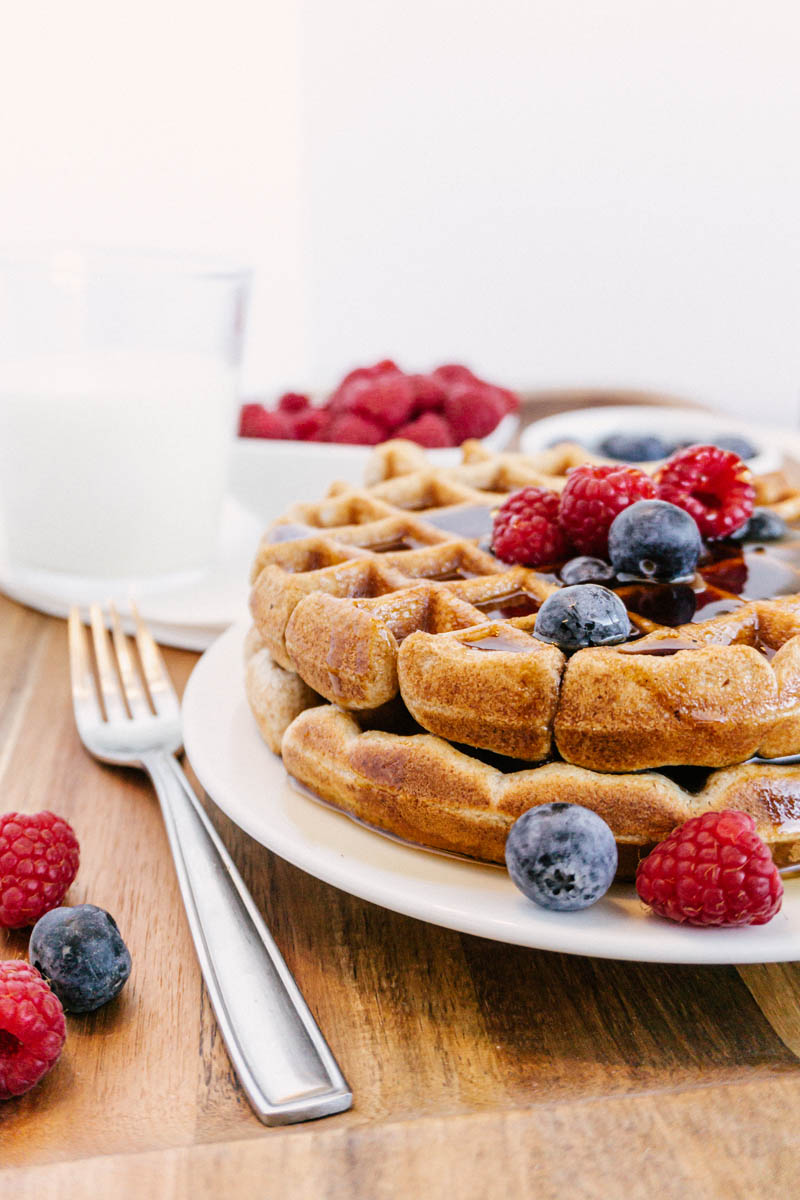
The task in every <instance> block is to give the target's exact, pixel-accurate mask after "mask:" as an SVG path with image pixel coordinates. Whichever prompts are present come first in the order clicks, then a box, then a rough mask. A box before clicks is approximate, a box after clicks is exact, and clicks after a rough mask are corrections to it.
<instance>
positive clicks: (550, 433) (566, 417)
mask: <svg viewBox="0 0 800 1200" xmlns="http://www.w3.org/2000/svg"><path fill="white" fill-rule="evenodd" d="M620 430H624V431H625V432H626V433H631V434H634V433H641V434H646V433H657V434H661V435H663V436H664V437H665V438H666V439H667V441H669V440H670V438H674V439H675V440H676V441H679V440H680V441H684V440H687V439H691V438H694V439H696V440H697V441H703V442H708V441H713V438H714V435H715V434H722V433H736V434H741V436H742V437H746V438H747V440H748V441H749V442H751V443H752V445H753V446H754V447H756V448H757V450H758V453H757V454H756V455H755V457H754V458H751V459H748V463H747V465H748V466H749V467H750V469H751V471H755V472H756V473H757V474H764V473H766V472H767V471H776V470H777V469H778V468H779V467H780V465H781V462H782V459H783V445H784V441H783V439H784V438H785V436H786V434H787V432H788V431H786V430H766V429H764V428H763V426H757V425H752V424H748V422H747V421H739V420H737V419H736V417H729V416H725V415H724V414H721V413H714V412H703V411H701V410H699V409H688V408H671V407H668V406H666V405H665V406H663V407H662V406H659V405H645V404H631V405H622V406H608V407H603V406H599V405H598V406H597V407H593V408H582V409H572V410H570V411H569V412H564V413H557V414H556V415H555V416H552V417H544V418H543V419H542V420H541V421H535V422H534V423H533V424H532V425H529V426H528V427H527V429H525V430H524V431H523V433H522V436H521V437H520V447H521V449H522V450H523V451H524V452H525V453H526V454H533V453H535V452H536V451H537V450H543V449H545V447H546V446H550V445H553V444H554V443H555V442H562V441H571V440H577V441H579V442H581V443H583V445H585V446H587V447H588V448H589V449H590V450H594V451H595V452H596V453H599V450H598V447H599V443H600V442H601V441H602V440H603V438H604V437H607V436H608V434H610V433H618V432H619V431H620ZM790 436H791V435H790ZM641 465H642V466H646V465H647V464H646V463H643V464H641Z"/></svg>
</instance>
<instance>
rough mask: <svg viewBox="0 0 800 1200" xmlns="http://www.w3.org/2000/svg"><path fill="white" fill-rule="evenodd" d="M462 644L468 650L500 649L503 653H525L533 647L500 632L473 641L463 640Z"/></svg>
mask: <svg viewBox="0 0 800 1200" xmlns="http://www.w3.org/2000/svg"><path fill="white" fill-rule="evenodd" d="M464 645H465V646H466V647H467V649H468V650H483V651H487V650H488V651H495V652H496V651H500V652H502V653H505V654H527V653H529V652H530V651H531V650H532V649H533V647H532V646H521V645H520V643H519V642H513V641H512V640H511V638H509V637H504V636H503V634H502V633H493V634H490V635H489V637H485V638H479V639H478V640H477V641H474V642H464Z"/></svg>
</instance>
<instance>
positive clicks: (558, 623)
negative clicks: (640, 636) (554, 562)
mask: <svg viewBox="0 0 800 1200" xmlns="http://www.w3.org/2000/svg"><path fill="white" fill-rule="evenodd" d="M533 632H534V636H535V637H537V638H539V640H540V641H543V642H552V643H553V644H554V645H556V646H558V647H559V649H561V650H582V649H583V648H584V647H586V646H614V645H616V644H617V643H618V642H624V641H625V640H626V638H629V637H630V635H631V623H630V620H629V618H628V613H627V611H626V609H625V605H624V604H623V603H622V601H621V600H620V598H619V596H618V595H617V594H616V592H612V591H610V590H609V589H608V588H604V587H600V585H599V584H596V583H578V584H575V585H574V586H572V587H563V588H561V589H560V590H559V591H557V592H552V593H551V595H549V596H548V597H547V599H546V600H545V602H544V604H543V605H542V607H541V608H540V609H539V611H538V613H537V614H536V623H535V625H534V627H533Z"/></svg>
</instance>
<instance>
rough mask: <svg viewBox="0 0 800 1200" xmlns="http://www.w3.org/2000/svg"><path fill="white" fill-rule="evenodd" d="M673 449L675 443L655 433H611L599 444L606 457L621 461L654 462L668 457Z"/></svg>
mask: <svg viewBox="0 0 800 1200" xmlns="http://www.w3.org/2000/svg"><path fill="white" fill-rule="evenodd" d="M673 449H674V444H673V443H671V442H665V441H664V439H663V438H661V437H659V436H658V434H655V433H610V434H609V435H608V436H607V437H604V438H603V440H602V442H601V443H600V445H599V446H598V450H599V451H600V453H601V454H605V456H606V458H616V459H619V460H620V461H621V462H654V461H655V460H656V459H657V458H666V457H667V455H669V454H671V453H672V451H673Z"/></svg>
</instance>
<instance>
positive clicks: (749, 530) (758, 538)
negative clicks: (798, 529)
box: [731, 508, 789, 542]
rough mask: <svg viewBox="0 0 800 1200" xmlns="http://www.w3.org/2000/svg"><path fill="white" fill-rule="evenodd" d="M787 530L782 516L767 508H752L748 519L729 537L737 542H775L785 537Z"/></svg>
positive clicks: (787, 527)
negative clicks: (751, 513)
mask: <svg viewBox="0 0 800 1200" xmlns="http://www.w3.org/2000/svg"><path fill="white" fill-rule="evenodd" d="M788 532H789V526H788V525H787V524H786V522H785V521H784V519H783V517H779V516H778V514H777V513H774V512H772V510H771V509H769V508H754V509H753V515H752V517H751V518H750V520H749V521H745V523H744V525H742V526H741V527H740V528H739V529H737V530H736V532H735V533H733V534H731V537H732V538H733V540H734V541H737V542H777V541H779V540H780V539H781V538H784V537H786V535H787V533H788Z"/></svg>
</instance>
